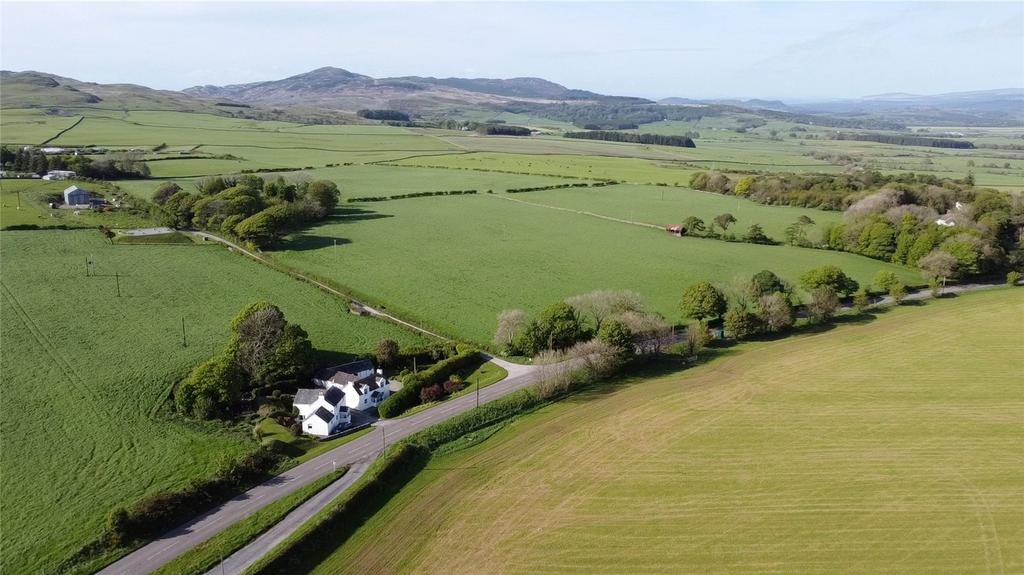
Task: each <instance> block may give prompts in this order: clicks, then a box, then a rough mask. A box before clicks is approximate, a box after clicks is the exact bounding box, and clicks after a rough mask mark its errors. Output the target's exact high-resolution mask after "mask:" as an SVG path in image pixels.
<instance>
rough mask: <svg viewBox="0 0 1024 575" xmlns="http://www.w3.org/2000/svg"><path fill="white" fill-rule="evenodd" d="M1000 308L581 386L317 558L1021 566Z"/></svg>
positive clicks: (800, 339)
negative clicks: (583, 388) (581, 390)
mask: <svg viewBox="0 0 1024 575" xmlns="http://www.w3.org/2000/svg"><path fill="white" fill-rule="evenodd" d="M1011 317H1016V318H1024V289H1016V290H1007V289H1000V290H994V291H992V292H983V293H976V294H970V295H964V296H961V297H958V298H955V299H948V300H941V301H937V302H929V303H928V304H926V305H924V306H922V307H913V308H912V307H905V308H900V309H897V310H894V311H890V312H887V313H884V314H881V315H880V316H879V317H878V318H877V319H876V320H874V321H871V322H867V323H863V324H856V325H846V326H840V327H836V328H835V329H832V330H830V331H824V332H820V333H817V334H809V335H802V336H797V337H794V338H788V339H785V340H780V341H776V342H771V343H751V344H743V345H741V346H738V347H736V348H733V349H731V350H729V351H728V352H727V353H724V354H722V355H723V357H720V358H719V359H716V360H714V361H712V362H710V363H708V364H706V365H703V366H700V367H697V368H693V369H690V370H687V371H682V372H676V373H671V374H670V375H661V376H659V377H655V378H653V379H642V378H640V377H637V378H633V379H627V380H626V381H623V382H621V383H618V384H611V385H607V386H604V387H602V388H599V389H595V390H594V391H593V392H592V393H587V392H584V393H583V394H581V395H578V396H576V397H573V398H570V399H568V400H565V401H562V402H559V403H557V404H555V405H552V406H550V407H547V408H544V409H542V410H540V411H539V412H535V413H533V414H530V415H527V416H524V417H521V418H520V419H518V420H516V421H514V422H512V423H511V424H508V425H507V426H505V427H504V428H502V429H500V430H499V431H498V432H497V433H496V434H495V435H493V436H492V437H490V438H489V439H487V440H485V441H483V442H482V443H478V444H476V445H474V446H472V447H468V448H465V449H463V450H461V451H454V452H451V451H450V450H449V451H448V452H447V453H445V454H441V455H438V456H435V457H434V458H433V459H432V460H431V461H429V462H428V463H427V465H426V468H425V469H424V470H423V471H421V472H420V473H419V474H418V475H417V476H416V477H415V478H414V479H413V480H412V481H411V482H410V483H409V484H407V485H406V486H405V487H404V488H403V489H402V490H401V491H399V492H398V493H397V495H395V496H394V497H393V498H392V499H391V500H390V501H389V502H388V503H387V504H386V505H385V506H384V507H383V509H381V510H380V511H378V512H377V513H376V514H375V515H374V516H373V517H372V518H371V519H370V520H369V521H367V522H366V523H364V524H363V525H362V526H361V527H360V529H359V530H358V531H356V532H355V533H354V534H353V535H352V536H351V537H350V538H349V539H348V540H347V541H345V542H344V543H342V544H340V545H339V547H338V548H337V549H335V550H334V552H333V553H332V554H330V556H329V557H327V559H326V560H325V561H323V562H322V563H321V564H320V566H319V567H318V568H317V569H316V570H315V571H314V573H318V574H319V573H323V574H326V573H337V572H340V571H344V572H357V573H466V574H469V573H482V572H483V573H542V574H543V573H609V574H611V573H668V572H672V573H726V572H728V573H757V574H764V573H779V574H782V573H821V574H826V573H838V572H856V573H879V572H885V573H930V574H946V573H948V574H960V573H1019V572H1021V571H1022V570H1024V451H1022V449H1021V445H1024V420H1022V415H1021V414H1022V413H1024V398H1022V393H1021V386H1020V378H1019V374H1020V373H1021V371H1022V370H1024V348H1021V346H1020V345H1019V343H1020V342H1019V325H1020V321H1016V322H1014V321H1008V319H1009V318H1011ZM484 436H485V437H486V433H484Z"/></svg>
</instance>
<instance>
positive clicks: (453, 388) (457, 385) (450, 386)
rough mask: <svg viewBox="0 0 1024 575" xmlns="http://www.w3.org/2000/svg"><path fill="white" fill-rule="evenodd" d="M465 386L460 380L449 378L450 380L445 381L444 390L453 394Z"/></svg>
mask: <svg viewBox="0 0 1024 575" xmlns="http://www.w3.org/2000/svg"><path fill="white" fill-rule="evenodd" d="M464 387H465V386H464V385H462V382H461V381H458V380H456V379H449V380H448V381H446V382H444V392H445V393H447V394H452V393H455V392H457V391H462V389H463V388H464Z"/></svg>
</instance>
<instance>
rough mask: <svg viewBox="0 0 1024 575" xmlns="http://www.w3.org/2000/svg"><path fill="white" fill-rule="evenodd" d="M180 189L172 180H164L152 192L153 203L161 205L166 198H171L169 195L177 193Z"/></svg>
mask: <svg viewBox="0 0 1024 575" xmlns="http://www.w3.org/2000/svg"><path fill="white" fill-rule="evenodd" d="M180 191H181V186H179V185H178V184H175V183H174V182H166V183H164V184H161V185H160V187H159V188H157V189H156V191H154V192H153V203H154V204H156V205H158V206H162V205H164V204H165V203H166V202H167V200H169V199H170V198H171V196H173V195H174V194H177V193H178V192H180Z"/></svg>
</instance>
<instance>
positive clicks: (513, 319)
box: [494, 309, 526, 349]
mask: <svg viewBox="0 0 1024 575" xmlns="http://www.w3.org/2000/svg"><path fill="white" fill-rule="evenodd" d="M525 327H526V312H525V311H523V310H521V309H506V310H503V311H502V312H501V313H499V314H498V329H497V331H495V332H494V343H496V344H497V345H500V346H502V347H503V348H506V349H507V348H508V347H509V346H510V345H512V342H513V341H514V340H515V339H516V336H518V335H519V334H520V333H522V331H523V328H525Z"/></svg>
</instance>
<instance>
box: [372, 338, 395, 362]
mask: <svg viewBox="0 0 1024 575" xmlns="http://www.w3.org/2000/svg"><path fill="white" fill-rule="evenodd" d="M375 355H376V357H377V364H378V365H380V366H381V367H391V366H392V365H394V364H395V361H396V360H397V359H398V342H397V341H395V340H393V339H382V340H380V341H379V342H377V352H376V354H375Z"/></svg>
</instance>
